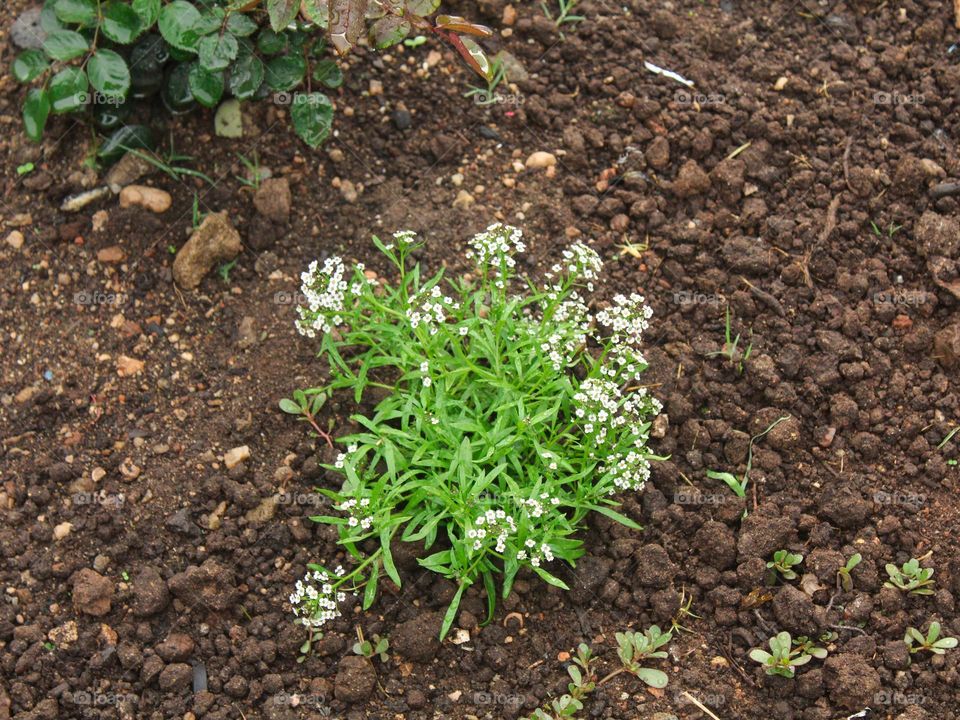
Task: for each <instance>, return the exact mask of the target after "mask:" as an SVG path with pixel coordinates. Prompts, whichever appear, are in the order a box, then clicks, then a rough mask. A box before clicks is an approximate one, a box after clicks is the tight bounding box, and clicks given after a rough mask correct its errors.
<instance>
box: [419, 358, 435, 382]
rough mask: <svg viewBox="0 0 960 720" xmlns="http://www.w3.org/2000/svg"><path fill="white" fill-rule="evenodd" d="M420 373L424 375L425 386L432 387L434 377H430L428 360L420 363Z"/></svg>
mask: <svg viewBox="0 0 960 720" xmlns="http://www.w3.org/2000/svg"><path fill="white" fill-rule="evenodd" d="M420 375H421V376H422V377H423V386H424V387H430V386H431V385H432V384H433V379H432V378H431V377H430V363H429V362H428V361H427V360H424V361H423V362H422V363H420Z"/></svg>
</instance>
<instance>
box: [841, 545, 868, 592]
mask: <svg viewBox="0 0 960 720" xmlns="http://www.w3.org/2000/svg"><path fill="white" fill-rule="evenodd" d="M862 560H863V556H862V555H861V554H860V553H854V554H853V555H851V556H850V557H849V558H848V559H847V562H845V563H844V565H843V567H841V568H839V569H838V570H837V589H840V588H843V590H844V592H850V591H851V590H853V576H852V575H851V573H852V572H853V569H854V568H855V567H856V566H857V565H859V564H860V562H861V561H862Z"/></svg>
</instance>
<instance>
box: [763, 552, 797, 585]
mask: <svg viewBox="0 0 960 720" xmlns="http://www.w3.org/2000/svg"><path fill="white" fill-rule="evenodd" d="M801 562H803V555H799V554H797V553H792V552H790V551H789V550H777V551H776V552H775V553H774V554H773V560H771V561H769V562H768V563H767V567H768V568H769V569H771V570H773V571H774V573H780V575H781V576H782V577H783V579H784V580H796V579H797V573H796V572H795V571H794V570H793V568H794V567H795V566H797V565H799V564H800V563H801Z"/></svg>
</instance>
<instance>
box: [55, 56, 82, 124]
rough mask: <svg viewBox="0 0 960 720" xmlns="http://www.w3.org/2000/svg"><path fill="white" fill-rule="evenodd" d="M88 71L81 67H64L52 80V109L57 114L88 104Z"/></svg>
mask: <svg viewBox="0 0 960 720" xmlns="http://www.w3.org/2000/svg"><path fill="white" fill-rule="evenodd" d="M88 89H89V82H88V80H87V73H85V72H84V71H83V70H81V69H80V68H75V67H68V68H64V69H63V70H61V71H60V72H58V73H57V74H56V75H54V76H53V78H52V79H51V80H50V86H49V88H48V91H49V93H50V109H51V110H52V111H53V112H54V113H56V114H58V115H59V114H62V113H68V112H73V111H74V110H79V109H80V108H82V107H83V106H84V105H86V104H87V101H88V100H89V99H90V98H89V93H88V92H87V90H88Z"/></svg>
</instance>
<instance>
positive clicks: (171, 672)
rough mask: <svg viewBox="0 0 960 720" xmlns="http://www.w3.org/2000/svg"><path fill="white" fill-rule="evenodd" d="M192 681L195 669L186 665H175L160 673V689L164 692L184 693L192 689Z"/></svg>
mask: <svg viewBox="0 0 960 720" xmlns="http://www.w3.org/2000/svg"><path fill="white" fill-rule="evenodd" d="M192 680H193V668H191V667H190V666H189V665H187V664H186V663H173V664H171V665H167V666H166V667H165V668H164V669H163V670H161V671H160V681H159V682H160V689H161V690H163V691H164V692H172V693H178V692H182V691H183V690H186V689H187V688H189V687H190V684H191V681H192Z"/></svg>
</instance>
